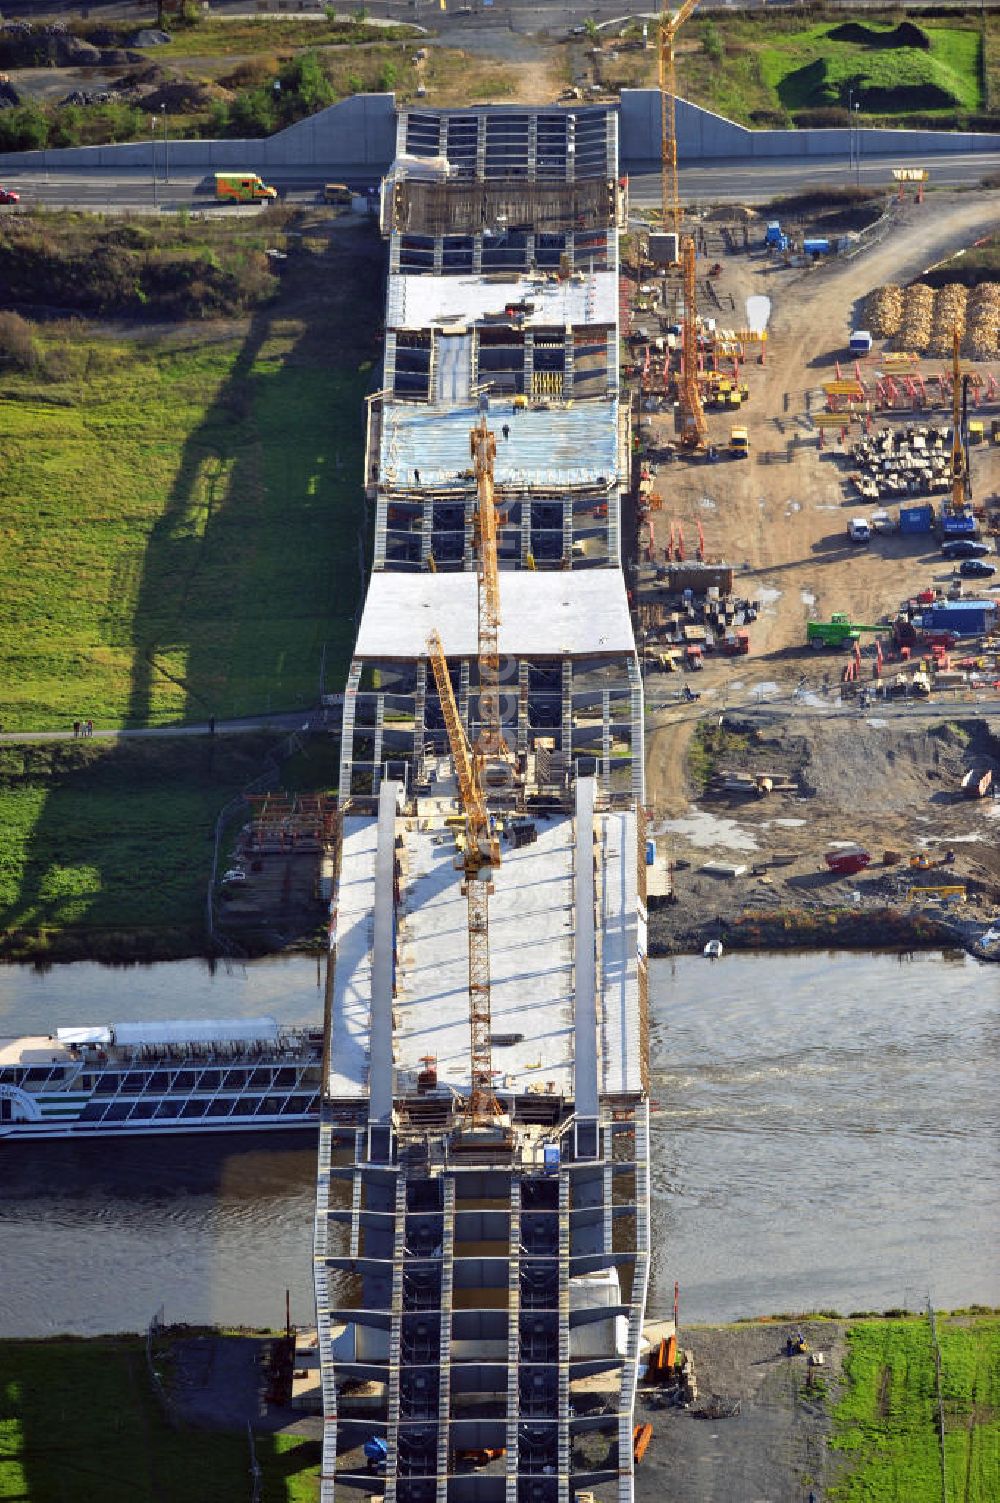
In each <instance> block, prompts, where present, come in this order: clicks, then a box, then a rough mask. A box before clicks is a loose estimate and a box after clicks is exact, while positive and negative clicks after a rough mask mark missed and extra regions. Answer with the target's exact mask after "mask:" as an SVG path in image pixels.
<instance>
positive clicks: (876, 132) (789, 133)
mask: <svg viewBox="0 0 1000 1503" xmlns="http://www.w3.org/2000/svg"><path fill="white" fill-rule="evenodd" d="M851 135H852V131H851V130H850V129H849V128H848V127H847V126H844V127H842V128H839V129H833V130H748V129H747V128H746V126H744V125H736V124H735V123H734V122H733V121H732V120H727V119H725V117H724V116H722V115H713V114H712V112H711V111H710V110H703V109H701V108H700V106H699V105H696V104H689V103H688V102H687V100H686V99H678V101H677V155H678V157H679V158H680V161H681V162H682V163H683V164H684V165H685V166H687V165H689V164H690V163H691V162H704V161H727V160H731V159H733V158H736V159H743V160H746V159H750V160H753V159H755V158H767V157H827V156H833V157H844V158H846V157H847V156H848V154H849V152H850V149H851V144H850V138H851ZM856 135H857V136H858V137H859V138H860V142H861V156H862V160H863V159H864V158H865V157H866V156H892V155H898V156H899V158H900V160H903V159H905V158H907V157H914V156H932V155H933V154H934V153H935V152H940V151H1000V134H993V135H988V134H986V133H985V132H984V133H981V134H974V133H972V132H959V131H947V130H886V129H884V128H874V129H867V128H861V129H859V130H858V131H857V132H856ZM619 143H620V151H621V161H622V168H623V170H624V171H626V172H638V171H649V170H652V169H653V168H654V167H655V166H657V165H658V164H659V160H660V91H659V89H623V90H622V95H621V113H620V119H619Z"/></svg>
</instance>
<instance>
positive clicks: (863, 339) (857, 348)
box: [851, 329, 872, 355]
mask: <svg viewBox="0 0 1000 1503" xmlns="http://www.w3.org/2000/svg"><path fill="white" fill-rule="evenodd" d="M871 352H872V337H871V334H870V333H869V332H868V330H867V329H855V330H854V333H853V334H852V335H851V354H852V355H870V354H871Z"/></svg>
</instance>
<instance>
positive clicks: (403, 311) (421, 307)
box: [385, 271, 618, 329]
mask: <svg viewBox="0 0 1000 1503" xmlns="http://www.w3.org/2000/svg"><path fill="white" fill-rule="evenodd" d="M522 302H524V303H532V304H533V305H534V307H533V309H532V311H531V312H530V313H528V314H526V316H525V319H524V323H525V326H526V327H528V328H538V327H543V328H549V329H551V328H553V327H559V328H561V327H563V326H564V325H566V324H572V325H573V326H574V327H576V328H579V327H583V326H585V325H588V324H590V325H594V324H613V323H615V322H616V321H617V319H618V278H617V276H616V275H615V273H614V272H613V271H597V272H594V273H592V274H591V273H584V274H583V275H582V276H580V277H579V278H578V279H575V280H574V279H573V278H568V279H566V280H564V281H559V280H558V279H557V278H555V277H551V278H550V277H538V276H519V275H518V274H517V273H516V272H512V273H511V275H510V277H509V279H508V278H500V277H499V276H497V275H494V276H490V277H489V278H488V279H487V278H486V277H483V276H441V277H427V276H412V275H408V274H407V273H405V272H401V273H398V274H397V275H395V276H393V277H390V278H389V301H388V307H387V309H386V318H385V321H386V327H387V328H389V329H427V328H430V326H431V325H432V324H441V323H444V324H471V323H478V321H479V320H480V319H481V318H484V317H485V315H486V314H487V313H502V312H503V310H504V308H506V307H507V306H508V305H509V304H510V303H522Z"/></svg>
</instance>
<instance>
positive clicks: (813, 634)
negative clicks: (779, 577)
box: [806, 611, 886, 648]
mask: <svg viewBox="0 0 1000 1503" xmlns="http://www.w3.org/2000/svg"><path fill="white" fill-rule="evenodd" d="M885 629H886V628H885V627H884V626H863V625H861V624H860V623H859V622H857V621H852V620H851V619H850V617H849V616H847V615H846V614H845V613H844V612H843V611H834V613H833V615H832V616H831V617H830V619H829V621H808V622H807V623H806V641H807V642H808V643H809V646H810V647H817V648H819V647H844V646H845V645H846V644H847V643H849V642H856V641H857V640H858V638H859V637H860V636H861V633H862V632H864V631H885Z"/></svg>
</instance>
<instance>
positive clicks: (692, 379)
mask: <svg viewBox="0 0 1000 1503" xmlns="http://www.w3.org/2000/svg"><path fill="white" fill-rule="evenodd" d="M681 263H682V265H683V268H684V320H683V323H682V326H681V327H682V333H681V339H682V343H681V390H680V399H681V401H680V405H681V443H682V444H683V445H684V447H685V448H688V449H700V448H701V447H702V445H703V444H704V442H705V439H706V437H707V435H708V423H707V422H706V421H705V409H704V407H703V406H702V401H701V392H700V390H699V388H698V302H697V287H696V279H695V249H694V241H693V240H692V239H691V238H690V237H688V238H687V239H685V241H684V244H683V245H682V247H681Z"/></svg>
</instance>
